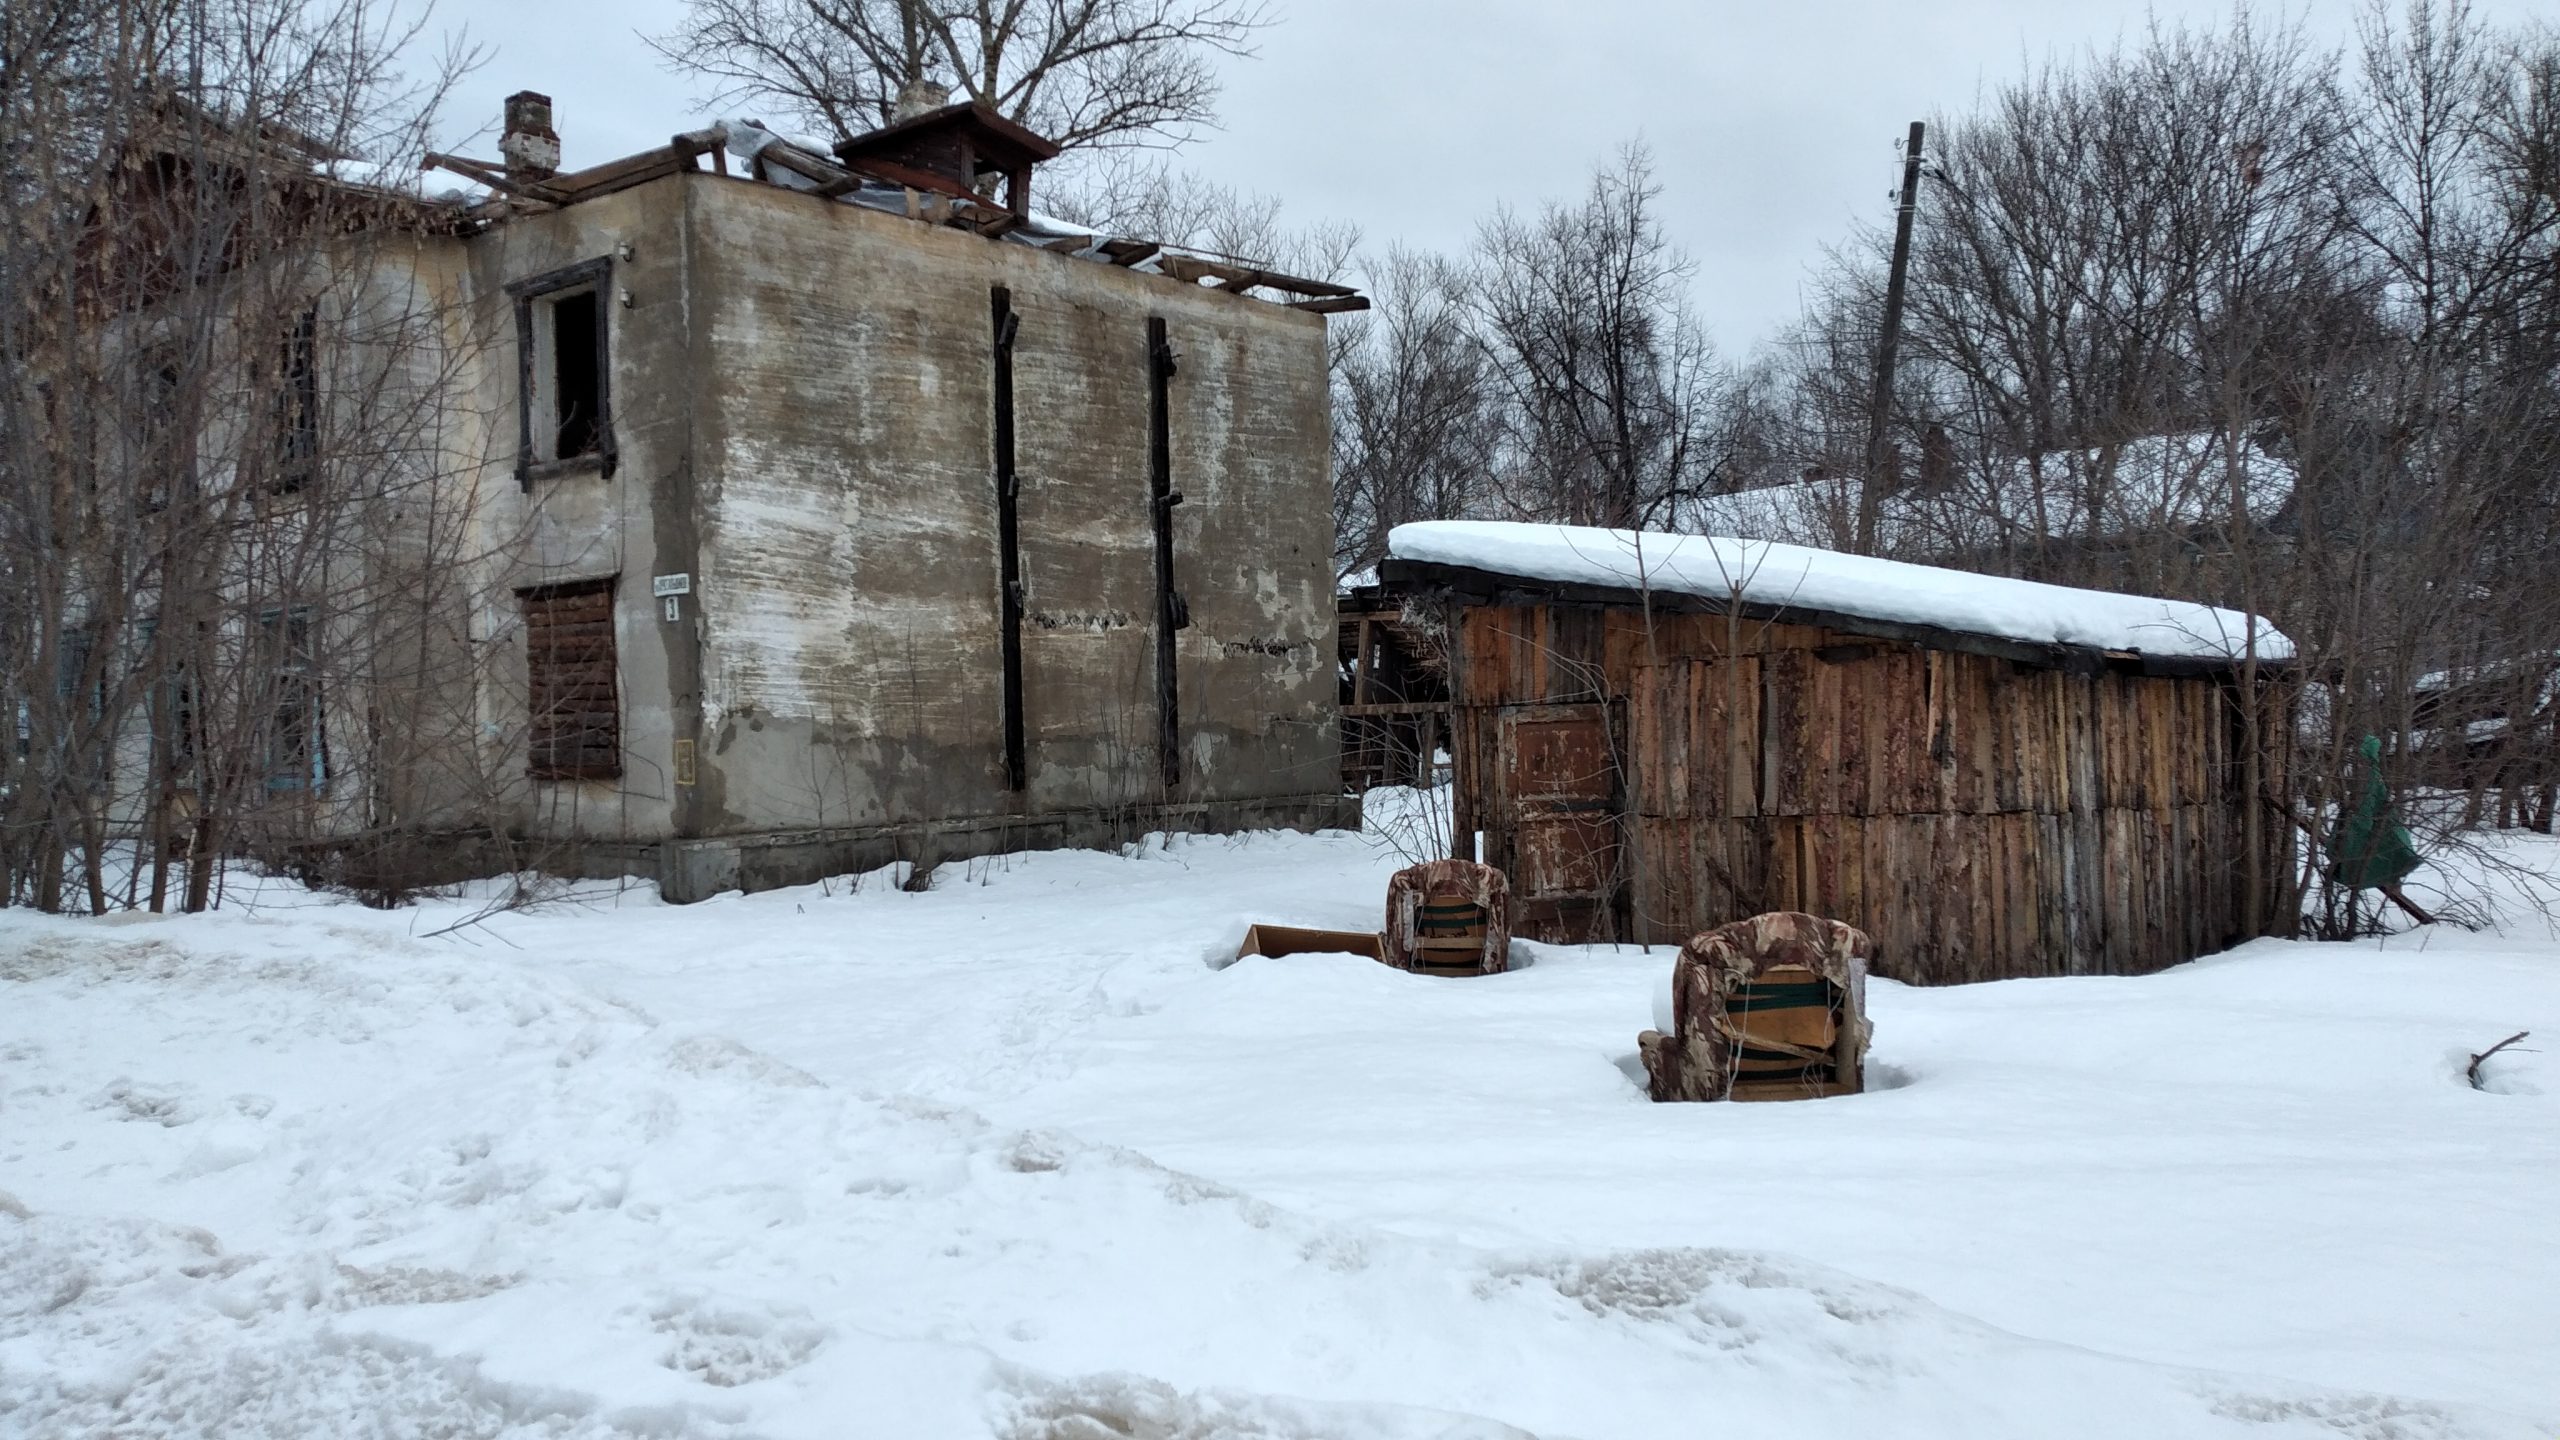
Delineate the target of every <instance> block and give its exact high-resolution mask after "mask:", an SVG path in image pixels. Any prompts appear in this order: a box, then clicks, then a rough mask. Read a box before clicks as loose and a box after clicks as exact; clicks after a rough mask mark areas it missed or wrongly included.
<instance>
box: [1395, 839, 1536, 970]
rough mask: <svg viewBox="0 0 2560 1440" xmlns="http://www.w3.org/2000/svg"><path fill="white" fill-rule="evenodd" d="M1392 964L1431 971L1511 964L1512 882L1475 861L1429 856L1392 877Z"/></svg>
mask: <svg viewBox="0 0 2560 1440" xmlns="http://www.w3.org/2000/svg"><path fill="white" fill-rule="evenodd" d="M1386 952H1387V953H1386V959H1387V963H1388V964H1390V965H1393V966H1395V967H1396V968H1397V969H1399V970H1418V971H1420V972H1422V973H1423V974H1426V975H1499V974H1501V973H1502V972H1503V971H1504V970H1507V969H1509V968H1510V967H1511V882H1510V881H1509V880H1507V879H1505V878H1503V874H1502V872H1501V871H1499V870H1496V869H1495V868H1493V867H1492V866H1490V865H1479V864H1477V863H1475V862H1474V861H1472V860H1426V861H1424V862H1423V863H1422V864H1419V865H1413V866H1408V867H1407V868H1405V869H1402V870H1399V871H1397V872H1396V873H1395V874H1394V875H1393V876H1392V877H1390V878H1389V879H1388V881H1387V931H1386Z"/></svg>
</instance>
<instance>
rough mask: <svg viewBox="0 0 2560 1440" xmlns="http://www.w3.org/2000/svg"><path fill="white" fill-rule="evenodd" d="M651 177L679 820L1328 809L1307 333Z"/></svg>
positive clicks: (766, 199)
mask: <svg viewBox="0 0 2560 1440" xmlns="http://www.w3.org/2000/svg"><path fill="white" fill-rule="evenodd" d="M662 183H676V184H682V185H684V186H685V187H686V188H687V192H688V198H689V205H688V207H687V210H688V213H689V215H690V217H691V218H690V225H691V235H692V239H693V244H694V246H695V252H694V254H695V258H694V261H693V267H692V268H693V275H694V317H695V321H696V324H697V325H698V326H699V327H700V332H701V337H702V345H703V350H704V353H705V355H706V356H708V357H709V360H708V363H707V364H705V365H703V367H702V368H701V370H700V372H699V379H700V393H701V396H702V397H703V402H704V403H703V405H702V407H701V409H700V411H699V428H698V430H697V433H696V438H695V443H696V451H695V454H696V457H697V476H696V479H697V483H698V485H699V487H700V488H699V497H700V507H701V509H700V514H701V516H702V530H701V535H700V542H701V558H700V562H699V569H700V578H699V581H698V589H699V600H700V604H701V616H702V619H701V633H702V644H703V651H702V653H703V664H704V682H703V689H702V696H703V700H702V710H703V715H702V725H703V741H704V746H703V754H702V764H701V773H700V781H701V783H700V787H699V789H700V798H699V809H698V811H697V812H695V815H694V819H695V822H696V824H697V825H698V827H699V828H697V829H695V830H693V832H692V833H695V834H702V835H717V834H739V833H747V832H755V831H767V830H775V829H786V828H794V827H857V828H859V827H866V826H878V825H897V824H902V823H909V822H931V821H947V820H954V819H960V818H964V817H992V816H1004V815H1008V814H1012V815H1033V814H1044V813H1058V812H1065V811H1079V810H1097V811H1114V810H1123V809H1129V808H1132V807H1140V806H1150V805H1154V804H1159V803H1162V802H1164V801H1167V800H1211V799H1214V800H1239V799H1265V798H1270V799H1276V798H1281V797H1293V796H1295V797H1305V796H1316V795H1329V794H1331V793H1333V792H1334V791H1335V789H1336V776H1335V773H1334V766H1335V755H1334V741H1333V734H1332V712H1333V699H1332V696H1333V679H1332V675H1331V671H1330V667H1329V663H1328V655H1327V642H1329V639H1330V632H1331V590H1330V584H1329V581H1330V572H1329V569H1328V560H1329V556H1330V552H1331V540H1332V536H1331V529H1330V527H1331V508H1330V495H1329V482H1328V474H1327V464H1328V454H1329V447H1328V435H1327V417H1326V411H1325V404H1326V390H1325V346H1324V331H1323V322H1322V321H1321V320H1320V319H1318V318H1317V317H1315V316H1311V315H1305V314H1301V313H1297V312H1293V311H1288V310H1285V309H1283V308H1281V307H1278V306H1274V305H1270V304H1266V303H1263V302H1260V301H1255V300H1248V299H1242V298H1238V297H1234V296H1222V295H1216V294H1212V293H1208V292H1206V291H1203V290H1201V289H1199V288H1197V287H1191V286H1184V285H1181V284H1178V283H1176V282H1174V281H1172V280H1169V279H1163V278H1158V277H1151V276H1143V275H1135V274H1131V273H1129V272H1128V271H1125V270H1121V269H1118V268H1115V267H1111V266H1107V265H1102V264H1097V263H1094V262H1092V261H1086V260H1077V259H1072V258H1068V257H1064V256H1058V255H1051V254H1048V253H1045V252H1042V251H1039V250H1035V249H1032V248H1030V247H1026V246H1020V245H1008V244H1000V243H995V242H990V241H987V240H983V239H980V238H978V237H976V236H972V235H968V234H963V233H960V232H957V231H953V230H948V229H936V228H932V227H928V226H925V225H921V224H918V223H916V222H913V221H910V220H907V219H904V218H903V217H899V216H894V215H884V214H879V213H875V212H871V211H866V210H860V209H856V208H854V207H851V206H845V205H836V204H829V203H827V202H824V201H819V200H816V199H813V198H812V197H809V196H806V195H801V194H796V193H792V192H788V191H783V190H779V189H775V188H772V187H767V186H761V185H755V184H750V183H747V182H744V181H736V180H723V179H719V178H716V177H712V176H708V175H704V176H694V177H685V178H682V179H680V180H678V181H675V182H662ZM656 188H657V187H655V186H652V187H644V189H642V190H640V191H635V192H633V193H634V194H635V195H646V194H649V193H651V192H653V191H654V190H655V189H656ZM580 208H584V207H580ZM572 213H575V212H574V211H573V212H572ZM998 285H1002V286H1005V287H1007V288H1009V289H1010V291H1011V292H1012V305H1013V308H1014V309H1015V311H1016V312H1017V313H1019V314H1020V316H1021V328H1020V332H1019V336H1018V339H1017V341H1016V344H1015V349H1014V374H1015V416H1016V429H1017V441H1016V456H1017V469H1018V471H1019V473H1020V475H1021V477H1022V488H1021V535H1022V563H1023V577H1024V591H1025V594H1024V605H1025V610H1026V620H1025V625H1024V637H1023V638H1024V666H1023V668H1024V703H1025V716H1026V722H1027V732H1028V740H1029V755H1028V759H1029V766H1028V769H1029V789H1028V792H1027V793H1026V794H1022V795H1016V794H1014V793H1013V792H1011V791H1010V790H1009V789H1008V788H1007V784H1006V777H1005V773H1004V765H1003V707H1002V679H1001V660H1000V653H1001V652H1000V644H1001V634H1000V630H1001V620H1000V614H1001V610H1000V597H999V594H998V579H997V576H998V549H997V522H996V513H997V511H996V496H995V487H994V455H993V423H994V422H993V416H994V380H993V374H994V361H993V353H992V323H991V318H990V291H991V288H992V287H994V286H998ZM1151 315H1160V316H1163V317H1164V318H1165V319H1166V320H1167V322H1168V324H1169V328H1170V332H1171V340H1172V344H1173V346H1174V348H1175V349H1176V350H1177V351H1178V352H1180V354H1181V355H1182V357H1183V360H1182V367H1181V372H1180V374H1179V375H1178V376H1177V378H1176V379H1175V380H1174V381H1173V383H1172V392H1171V413H1172V422H1173V423H1172V429H1173V442H1174V445H1173V471H1174V486H1175V488H1176V489H1178V490H1181V491H1182V492H1184V494H1185V496H1186V497H1187V498H1186V503H1185V504H1183V505H1182V506H1180V507H1178V508H1177V509H1176V511H1175V512H1174V513H1175V517H1176V522H1177V529H1176V545H1175V552H1176V559H1175V569H1176V578H1177V584H1178V586H1179V587H1180V589H1181V590H1182V591H1183V592H1184V593H1185V595H1186V596H1187V598H1188V600H1189V604H1190V609H1191V614H1192V618H1193V624H1192V628H1191V629H1189V630H1188V631H1185V632H1183V633H1182V635H1181V637H1180V663H1181V671H1182V678H1181V692H1182V693H1181V699H1182V704H1181V711H1182V736H1183V746H1184V751H1185V754H1184V770H1185V783H1184V784H1183V786H1182V787H1181V788H1180V789H1179V790H1178V791H1177V792H1176V793H1174V794H1172V795H1168V794H1167V793H1166V792H1165V790H1164V788H1163V786H1162V783H1161V780H1160V779H1159V776H1160V773H1161V771H1160V767H1159V763H1158V757H1157V754H1156V733H1157V706H1156V686H1155V643H1156V636H1155V611H1156V605H1155V571H1154V566H1155V559H1154V542H1153V531H1152V528H1151V520H1150V501H1149V498H1148V473H1147V455H1148V449H1147V417H1148V402H1149V394H1148V386H1149V378H1148V376H1149V372H1148V357H1147V320H1148V317H1149V316H1151ZM618 383H619V380H617V384H618Z"/></svg>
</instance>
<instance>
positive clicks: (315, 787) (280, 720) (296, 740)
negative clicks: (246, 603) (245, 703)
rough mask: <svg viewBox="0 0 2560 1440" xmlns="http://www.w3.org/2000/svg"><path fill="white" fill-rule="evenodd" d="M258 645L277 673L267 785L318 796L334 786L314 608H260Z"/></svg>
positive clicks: (269, 722) (270, 720)
mask: <svg viewBox="0 0 2560 1440" xmlns="http://www.w3.org/2000/svg"><path fill="white" fill-rule="evenodd" d="M258 644H259V651H260V653H261V654H262V655H264V656H265V657H266V661H267V664H268V665H269V667H271V668H270V670H269V672H268V673H269V675H270V676H271V677H272V688H271V690H270V691H269V709H268V720H267V789H268V790H270V791H272V792H276V793H280V794H281V793H291V792H297V791H299V792H304V793H309V794H315V795H316V794H318V793H319V792H320V791H322V790H323V789H326V788H327V787H328V783H329V746H328V732H327V728H326V726H325V724H324V719H325V717H324V716H323V715H322V713H321V708H320V666H319V651H318V648H317V644H316V640H315V632H314V630H313V628H312V623H311V607H310V606H308V605H294V606H290V607H287V608H283V609H276V610H263V611H260V612H259V614H258Z"/></svg>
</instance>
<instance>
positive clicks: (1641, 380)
mask: <svg viewBox="0 0 2560 1440" xmlns="http://www.w3.org/2000/svg"><path fill="white" fill-rule="evenodd" d="M1659 194H1660V187H1659V185H1658V184H1657V183H1656V182H1655V180H1654V178H1653V163H1652V158H1651V156H1650V155H1649V154H1648V153H1647V152H1646V150H1645V149H1644V147H1643V146H1642V145H1629V146H1627V147H1626V148H1624V149H1623V150H1621V151H1620V152H1619V154H1618V156H1617V158H1616V160H1615V161H1614V162H1613V163H1612V164H1610V165H1609V166H1608V167H1606V168H1604V169H1602V170H1601V171H1600V172H1599V173H1597V174H1595V175H1594V176H1593V177H1592V181H1591V188H1590V190H1589V192H1588V193H1587V194H1586V196H1585V197H1584V199H1583V201H1582V203H1581V204H1579V205H1560V204H1552V203H1551V204H1549V205H1547V206H1546V207H1545V208H1544V209H1542V210H1541V211H1540V212H1539V214H1538V215H1537V217H1536V218H1535V219H1524V218H1522V217H1521V216H1519V215H1516V214H1514V213H1512V212H1511V211H1509V210H1507V209H1505V210H1502V211H1499V212H1497V213H1496V214H1495V216H1494V218H1493V219H1492V220H1490V221H1488V222H1487V223H1486V224H1485V226H1484V228H1483V230H1482V231H1481V232H1480V234H1479V237H1478V240H1477V246H1476V267H1475V272H1474V284H1473V286H1472V287H1471V289H1470V292H1469V294H1470V303H1471V308H1472V309H1473V311H1474V314H1475V322H1476V328H1477V332H1478V334H1479V336H1480V338H1481V341H1482V343H1483V344H1484V346H1485V347H1486V349H1487V350H1488V351H1489V352H1490V354H1491V355H1492V357H1493V364H1494V370H1495V373H1496V375H1497V376H1498V377H1499V378H1500V381H1501V383H1502V385H1503V387H1504V391H1505V397H1504V398H1505V405H1504V419H1505V425H1504V430H1503V437H1502V438H1503V452H1502V455H1501V457H1500V459H1501V464H1500V471H1499V473H1500V475H1501V479H1502V484H1503V486H1504V488H1505V490H1506V492H1507V493H1506V496H1505V499H1506V502H1507V504H1508V506H1509V507H1510V508H1511V509H1513V510H1514V511H1516V512H1518V513H1520V514H1522V515H1524V516H1529V517H1534V518H1538V519H1552V520H1558V521H1564V522H1568V523H1576V524H1589V525H1613V526H1622V527H1628V528H1641V527H1644V526H1648V525H1668V524H1671V523H1674V522H1675V521H1676V519H1677V518H1678V517H1679V516H1680V514H1681V513H1682V508H1683V507H1684V506H1686V505H1690V504H1693V503H1694V502H1696V501H1697V500H1699V499H1701V498H1703V497H1704V496H1705V495H1706V494H1708V493H1710V492H1711V491H1713V490H1714V489H1717V488H1719V484H1718V479H1719V475H1720V472H1721V470H1722V467H1723V464H1724V461H1725V459H1726V456H1725V453H1724V450H1723V448H1722V447H1721V446H1720V444H1719V441H1720V439H1722V438H1723V437H1722V436H1721V435H1720V433H1719V431H1718V428H1717V426H1716V423H1715V421H1716V418H1717V411H1716V405H1717V401H1718V399H1719V398H1720V391H1721V383H1722V377H1721V373H1720V371H1719V370H1718V368H1717V366H1716V364H1715V355H1714V350H1713V348H1712V347H1711V346H1710V345H1709V343H1708V341H1707V336H1706V331H1705V329H1704V327H1703V326H1701V325H1700V324H1699V322H1698V320H1697V317H1696V315H1695V313H1694V312H1693V311H1692V310H1691V309H1690V305H1689V298H1688V293H1687V285H1688V279H1689V275H1690V272H1691V268H1692V267H1691V264H1690V261H1689V260H1688V258H1687V257H1686V256H1684V255H1682V254H1681V253H1680V252H1679V251H1678V250H1677V249H1676V248H1674V247H1673V246H1672V244H1671V243H1670V241H1669V240H1668V239H1667V238H1666V237H1665V236H1664V235H1663V233H1662V230H1661V227H1660V225H1659V223H1658V222H1657V221H1656V219H1655V217H1654V211H1653V202H1654V200H1655V199H1656V198H1657V197H1658V196H1659Z"/></svg>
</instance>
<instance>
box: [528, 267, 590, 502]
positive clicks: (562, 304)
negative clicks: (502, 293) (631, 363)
mask: <svg viewBox="0 0 2560 1440" xmlns="http://www.w3.org/2000/svg"><path fill="white" fill-rule="evenodd" d="M612 275H613V262H612V261H611V260H609V259H597V260H589V261H586V262H584V263H583V264H578V265H572V266H569V267H568V268H566V269H563V270H554V271H551V272H550V273H548V274H545V275H537V276H535V277H533V278H532V279H529V280H519V281H517V282H516V283H515V284H513V285H510V286H508V287H507V289H508V293H510V294H512V295H513V296H514V297H515V302H516V343H517V347H518V356H517V375H516V380H517V386H516V397H517V406H518V410H519V430H518V450H517V456H516V478H517V479H518V480H519V481H522V482H524V483H527V484H530V483H531V482H532V480H533V478H534V477H535V476H537V475H543V474H550V473H556V472H557V471H558V470H559V469H560V468H562V467H564V466H567V465H570V464H572V463H577V462H586V461H593V462H597V463H599V464H600V466H601V468H602V470H603V473H605V474H607V475H611V474H612V473H613V467H614V458H615V457H614V443H613V352H612V338H611V334H610V331H611V329H612V327H611V325H610V324H609V323H608V322H607V320H606V307H605V298H604V297H605V292H606V282H607V281H608V280H610V279H611V278H612Z"/></svg>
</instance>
